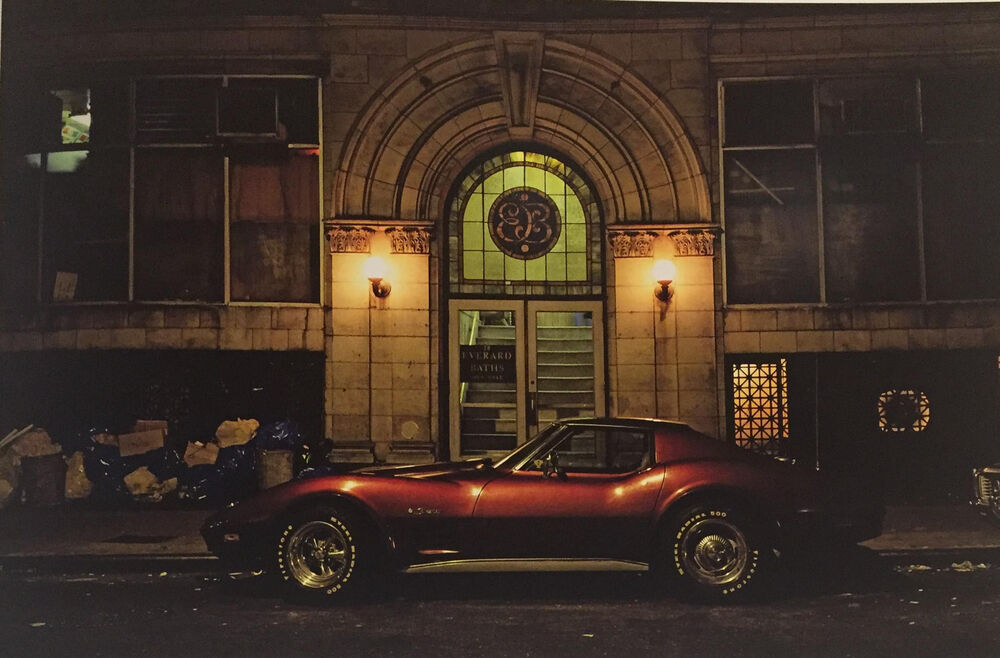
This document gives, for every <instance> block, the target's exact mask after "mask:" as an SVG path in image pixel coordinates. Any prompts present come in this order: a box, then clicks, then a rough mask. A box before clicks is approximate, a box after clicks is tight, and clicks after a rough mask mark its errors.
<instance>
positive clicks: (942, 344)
mask: <svg viewBox="0 0 1000 658" xmlns="http://www.w3.org/2000/svg"><path fill="white" fill-rule="evenodd" d="M909 337H910V349H911V350H939V349H943V348H946V347H947V346H948V337H947V334H946V333H945V330H944V329H910V330H909Z"/></svg>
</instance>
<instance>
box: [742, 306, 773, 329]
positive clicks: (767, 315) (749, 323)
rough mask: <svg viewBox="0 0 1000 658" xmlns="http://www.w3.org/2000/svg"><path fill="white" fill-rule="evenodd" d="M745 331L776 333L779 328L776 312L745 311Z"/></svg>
mask: <svg viewBox="0 0 1000 658" xmlns="http://www.w3.org/2000/svg"><path fill="white" fill-rule="evenodd" d="M740 324H741V325H742V328H743V331H774V330H775V329H777V328H778V314H777V312H776V311H743V312H742V317H741V322H740Z"/></svg>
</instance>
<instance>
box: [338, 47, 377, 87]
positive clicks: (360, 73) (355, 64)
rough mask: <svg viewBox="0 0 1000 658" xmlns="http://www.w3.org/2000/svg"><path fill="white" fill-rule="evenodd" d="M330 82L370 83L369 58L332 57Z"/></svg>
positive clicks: (340, 55) (361, 56) (339, 55)
mask: <svg viewBox="0 0 1000 658" xmlns="http://www.w3.org/2000/svg"><path fill="white" fill-rule="evenodd" d="M329 81H330V82H341V83H351V84H365V83H367V82H368V56H367V55H344V54H338V53H334V54H333V55H330V77H329Z"/></svg>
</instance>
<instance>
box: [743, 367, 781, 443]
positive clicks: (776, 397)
mask: <svg viewBox="0 0 1000 658" xmlns="http://www.w3.org/2000/svg"><path fill="white" fill-rule="evenodd" d="M733 436H734V438H735V440H736V443H737V445H740V446H742V447H744V448H748V449H750V450H753V451H754V452H759V453H762V454H765V455H773V456H778V455H782V454H783V450H782V448H783V447H784V443H785V442H786V441H787V439H788V380H787V361H786V359H779V360H777V361H771V362H764V363H735V364H733Z"/></svg>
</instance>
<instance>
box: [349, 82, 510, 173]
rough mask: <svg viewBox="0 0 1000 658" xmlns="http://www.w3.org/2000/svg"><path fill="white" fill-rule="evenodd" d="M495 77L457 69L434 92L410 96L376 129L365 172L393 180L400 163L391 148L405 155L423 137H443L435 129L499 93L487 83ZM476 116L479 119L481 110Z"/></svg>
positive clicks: (446, 126) (445, 127)
mask: <svg viewBox="0 0 1000 658" xmlns="http://www.w3.org/2000/svg"><path fill="white" fill-rule="evenodd" d="M495 77H496V72H495V71H491V70H485V69H477V70H476V71H472V72H466V73H460V74H459V75H458V76H456V77H453V78H450V79H449V80H447V81H445V82H443V83H442V84H441V85H440V86H438V87H436V88H435V93H430V94H425V95H423V96H421V97H419V98H417V99H416V100H414V102H413V103H412V104H411V105H410V106H409V107H408V108H406V110H405V111H400V112H399V113H398V114H397V115H396V121H394V122H393V123H392V124H391V125H389V126H388V127H386V128H385V129H384V130H382V131H380V132H378V133H376V135H377V136H378V138H379V145H378V147H377V149H376V151H375V153H374V157H373V158H372V160H371V164H370V167H371V169H370V170H369V172H368V176H369V177H371V178H374V179H376V180H382V181H392V182H395V181H396V180H397V179H398V178H399V175H400V167H399V164H400V163H398V162H395V161H394V159H393V158H392V157H391V153H392V152H393V151H395V152H397V153H403V154H407V155H408V156H409V155H411V154H413V153H414V150H415V149H417V150H419V148H420V147H421V146H422V145H423V143H425V142H427V141H437V142H438V143H443V142H445V141H447V139H446V138H443V137H441V136H439V135H438V134H437V133H439V132H440V131H442V130H444V131H448V130H455V129H456V125H455V124H454V123H453V119H454V118H455V117H457V116H460V115H462V114H463V113H464V114H468V109H469V107H470V106H472V107H476V106H478V105H479V104H481V103H488V102H489V101H490V100H494V99H496V98H498V97H499V94H500V90H499V88H496V87H495V86H494V87H490V86H489V83H490V82H491V80H492V79H493V78H495ZM451 98H455V99H461V100H456V101H455V102H452V101H451V100H449V99H451ZM472 116H475V115H472ZM478 117H479V118H480V120H481V119H482V113H481V112H479V113H478ZM470 118H471V116H467V117H466V122H467V123H468V120H469V119H470ZM414 131H416V134H414ZM387 155H388V156H389V157H388V158H387V157H386V156H387ZM359 164H360V163H359Z"/></svg>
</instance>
